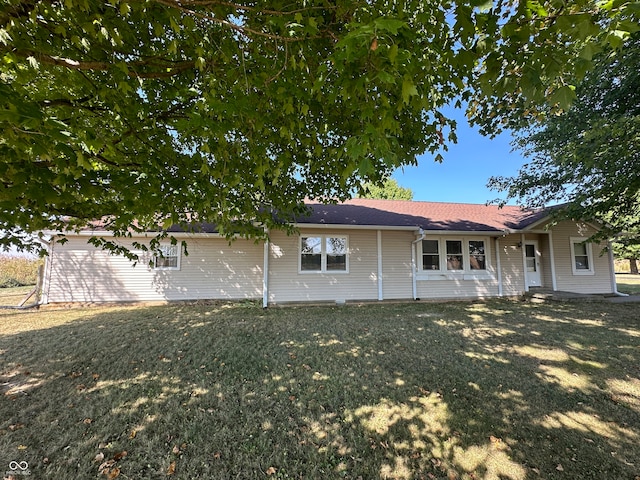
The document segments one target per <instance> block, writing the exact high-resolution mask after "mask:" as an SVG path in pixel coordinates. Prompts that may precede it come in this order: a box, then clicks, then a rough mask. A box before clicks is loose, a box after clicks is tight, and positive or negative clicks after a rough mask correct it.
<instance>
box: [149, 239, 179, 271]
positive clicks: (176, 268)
mask: <svg viewBox="0 0 640 480" xmlns="http://www.w3.org/2000/svg"><path fill="white" fill-rule="evenodd" d="M172 247H173V248H175V249H176V257H177V262H176V266H175V267H158V266H157V265H156V260H157V259H158V258H159V256H158V255H155V254H154V255H153V270H157V271H163V270H180V267H181V257H182V255H181V250H182V249H181V248H180V245H171V244H170V243H163V244H161V245H160V247H159V248H160V250H163V249H166V248H172ZM165 257H168V256H167V255H165Z"/></svg>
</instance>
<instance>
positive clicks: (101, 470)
mask: <svg viewBox="0 0 640 480" xmlns="http://www.w3.org/2000/svg"><path fill="white" fill-rule="evenodd" d="M115 464H116V462H115V461H114V460H107V461H106V462H102V463H101V464H100V466H99V467H98V473H104V474H105V475H106V472H107V471H108V470H110V469H111V467H113V466H114V465H115Z"/></svg>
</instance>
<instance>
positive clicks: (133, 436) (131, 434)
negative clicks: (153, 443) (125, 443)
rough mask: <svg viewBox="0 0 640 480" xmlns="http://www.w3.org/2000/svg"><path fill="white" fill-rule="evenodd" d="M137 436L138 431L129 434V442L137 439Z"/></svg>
mask: <svg viewBox="0 0 640 480" xmlns="http://www.w3.org/2000/svg"><path fill="white" fill-rule="evenodd" d="M137 434H138V432H137V431H136V430H131V433H130V434H129V440H133V439H134V438H136V435H137Z"/></svg>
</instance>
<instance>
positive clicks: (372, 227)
mask: <svg viewBox="0 0 640 480" xmlns="http://www.w3.org/2000/svg"><path fill="white" fill-rule="evenodd" d="M294 226H295V227H296V228H297V229H299V230H304V229H306V228H322V229H325V230H327V229H334V230H337V229H348V230H404V231H411V232H417V231H419V230H420V227H419V226H417V225H416V226H415V227H410V226H397V227H395V226H392V225H350V224H341V223H294Z"/></svg>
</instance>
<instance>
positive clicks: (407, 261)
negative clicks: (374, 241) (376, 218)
mask: <svg viewBox="0 0 640 480" xmlns="http://www.w3.org/2000/svg"><path fill="white" fill-rule="evenodd" d="M415 239H416V236H415V234H414V233H413V232H394V231H389V230H384V231H382V293H383V298H384V299H385V300H396V299H411V298H413V283H412V279H411V248H412V246H411V242H413V241H414V240H415Z"/></svg>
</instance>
